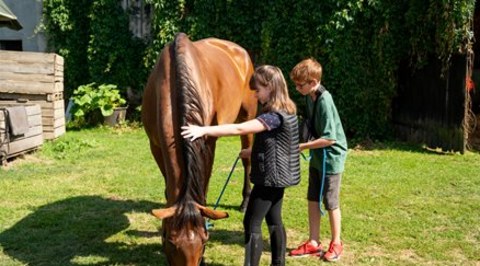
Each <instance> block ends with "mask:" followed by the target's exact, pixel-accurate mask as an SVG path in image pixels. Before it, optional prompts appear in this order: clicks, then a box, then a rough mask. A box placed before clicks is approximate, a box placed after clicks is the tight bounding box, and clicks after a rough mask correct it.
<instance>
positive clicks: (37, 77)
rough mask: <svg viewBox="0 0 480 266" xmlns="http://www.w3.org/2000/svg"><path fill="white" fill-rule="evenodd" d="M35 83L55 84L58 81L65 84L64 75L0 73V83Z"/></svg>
mask: <svg viewBox="0 0 480 266" xmlns="http://www.w3.org/2000/svg"><path fill="white" fill-rule="evenodd" d="M6 80H8V81H12V82H15V81H35V82H42V83H55V82H56V81H62V82H63V75H62V76H56V75H49V74H39V73H27V74H24V73H14V72H2V71H0V81H6Z"/></svg>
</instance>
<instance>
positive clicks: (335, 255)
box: [323, 242, 343, 262]
mask: <svg viewBox="0 0 480 266" xmlns="http://www.w3.org/2000/svg"><path fill="white" fill-rule="evenodd" d="M342 253H343V243H342V242H340V244H335V243H333V242H330V247H328V251H327V252H326V253H325V255H323V259H324V260H326V261H330V262H333V261H337V260H339V259H340V256H341V255H342Z"/></svg>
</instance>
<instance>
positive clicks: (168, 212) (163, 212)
mask: <svg viewBox="0 0 480 266" xmlns="http://www.w3.org/2000/svg"><path fill="white" fill-rule="evenodd" d="M176 209H177V207H175V206H174V207H170V208H167V209H154V210H152V214H153V215H154V216H155V217H157V218H159V219H165V218H169V217H172V216H173V215H174V214H175V210H176Z"/></svg>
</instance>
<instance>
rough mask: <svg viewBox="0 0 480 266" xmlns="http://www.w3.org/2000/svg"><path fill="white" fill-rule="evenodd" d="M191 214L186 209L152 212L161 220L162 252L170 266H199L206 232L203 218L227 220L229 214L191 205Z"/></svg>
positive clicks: (176, 207)
mask: <svg viewBox="0 0 480 266" xmlns="http://www.w3.org/2000/svg"><path fill="white" fill-rule="evenodd" d="M194 207H195V208H194V212H189V211H188V208H187V207H186V206H183V207H182V208H180V207H178V206H176V205H175V206H173V207H170V208H167V209H155V210H153V211H152V213H153V215H154V216H155V217H157V218H159V219H162V220H163V226H162V237H163V248H164V251H165V254H166V256H167V261H168V263H169V264H170V265H172V266H177V265H178V266H180V265H181V266H184V265H185V266H198V265H200V263H201V262H202V258H203V252H204V250H205V243H206V242H207V239H208V232H207V229H206V228H205V218H204V217H207V218H210V219H212V220H217V219H223V218H227V217H228V213H226V212H222V211H216V210H212V209H209V208H207V207H204V206H201V205H199V204H196V203H195V204H194Z"/></svg>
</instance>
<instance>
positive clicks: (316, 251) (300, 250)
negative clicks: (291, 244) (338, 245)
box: [288, 240, 323, 257]
mask: <svg viewBox="0 0 480 266" xmlns="http://www.w3.org/2000/svg"><path fill="white" fill-rule="evenodd" d="M322 251H323V248H322V244H320V243H319V244H318V246H314V245H313V244H312V243H310V240H307V241H305V243H303V244H301V245H300V246H298V247H297V248H296V249H294V250H291V251H290V253H289V254H288V255H289V256H295V257H301V256H310V255H312V256H318V255H320V254H321V253H322Z"/></svg>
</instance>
